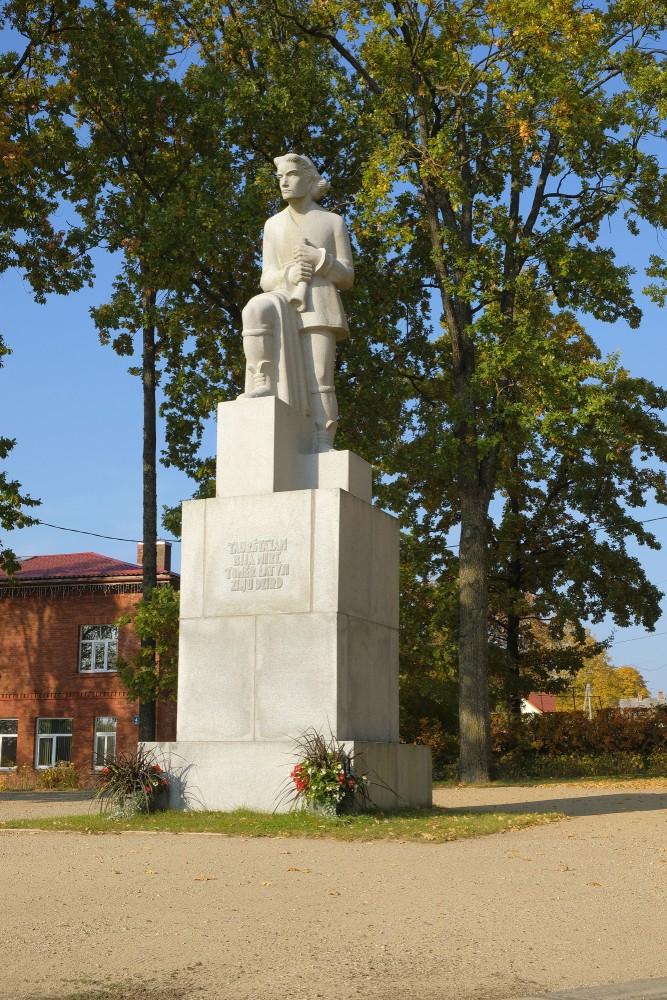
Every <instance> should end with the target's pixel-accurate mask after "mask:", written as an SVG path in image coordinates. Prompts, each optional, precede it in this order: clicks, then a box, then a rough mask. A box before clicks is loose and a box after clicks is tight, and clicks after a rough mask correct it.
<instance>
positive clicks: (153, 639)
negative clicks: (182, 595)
mask: <svg viewBox="0 0 667 1000" xmlns="http://www.w3.org/2000/svg"><path fill="white" fill-rule="evenodd" d="M178 612H179V593H178V591H177V590H175V589H174V588H173V587H172V586H170V585H168V584H165V585H163V586H160V587H155V588H154V589H153V590H152V591H151V592H150V594H149V596H148V597H147V598H142V599H141V600H140V601H139V602H138V603H137V605H136V606H135V608H134V611H133V612H132V613H131V614H128V615H123V616H122V617H121V618H119V619H118V621H117V622H116V624H117V625H118V626H119V627H124V626H127V625H130V624H132V626H133V628H134V631H135V632H136V634H137V635H138V636H139V638H140V639H141V647H140V649H139V651H138V652H137V653H136V654H135V655H134V656H131V657H129V658H127V659H126V658H124V657H118V660H117V663H116V668H117V670H118V676H119V677H120V679H121V681H122V683H123V685H124V687H125V690H126V691H127V693H128V697H129V698H130V699H131V700H132V701H140V702H145V703H151V702H157V701H174V700H175V699H176V691H177V684H178Z"/></svg>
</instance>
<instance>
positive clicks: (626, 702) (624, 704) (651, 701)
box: [618, 691, 667, 711]
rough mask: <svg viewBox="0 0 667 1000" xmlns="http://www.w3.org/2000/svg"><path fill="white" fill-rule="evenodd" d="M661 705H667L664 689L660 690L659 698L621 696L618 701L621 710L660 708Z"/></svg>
mask: <svg viewBox="0 0 667 1000" xmlns="http://www.w3.org/2000/svg"><path fill="white" fill-rule="evenodd" d="M661 705H662V706H667V698H665V696H664V695H663V693H662V691H658V697H657V698H650V697H647V698H619V702H618V707H619V708H620V709H621V711H622V710H623V709H624V708H658V707H659V706H661Z"/></svg>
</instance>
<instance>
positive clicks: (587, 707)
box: [584, 684, 593, 719]
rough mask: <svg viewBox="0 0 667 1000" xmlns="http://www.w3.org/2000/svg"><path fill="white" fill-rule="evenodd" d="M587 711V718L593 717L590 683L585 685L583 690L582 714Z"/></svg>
mask: <svg viewBox="0 0 667 1000" xmlns="http://www.w3.org/2000/svg"><path fill="white" fill-rule="evenodd" d="M586 712H588V718H589V719H592V718H593V688H592V687H591V686H590V684H587V685H586V691H585V692H584V715H586Z"/></svg>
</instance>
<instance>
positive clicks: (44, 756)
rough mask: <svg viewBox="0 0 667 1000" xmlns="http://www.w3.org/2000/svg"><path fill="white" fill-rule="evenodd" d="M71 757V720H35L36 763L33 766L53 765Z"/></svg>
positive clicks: (67, 760)
mask: <svg viewBox="0 0 667 1000" xmlns="http://www.w3.org/2000/svg"><path fill="white" fill-rule="evenodd" d="M71 759H72V720H71V719H38V720H37V763H36V764H35V767H55V766H56V764H57V763H58V762H59V761H61V760H62V761H64V762H65V763H66V764H69V762H70V761H71Z"/></svg>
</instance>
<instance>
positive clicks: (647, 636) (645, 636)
mask: <svg viewBox="0 0 667 1000" xmlns="http://www.w3.org/2000/svg"><path fill="white" fill-rule="evenodd" d="M659 635H667V632H644V634H643V635H636V636H635V637H634V638H633V639H619V640H618V642H612V643H611V645H610V647H609V648H610V649H611V647H612V646H622V645H623V643H624V642H639V640H640V639H657V638H658V636H659Z"/></svg>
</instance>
